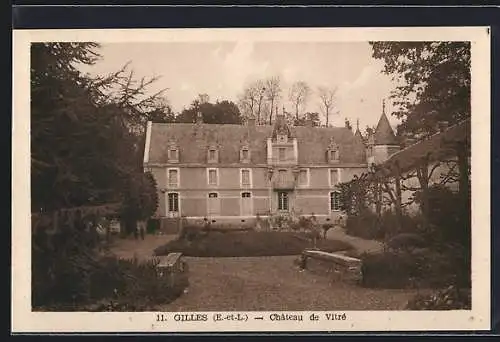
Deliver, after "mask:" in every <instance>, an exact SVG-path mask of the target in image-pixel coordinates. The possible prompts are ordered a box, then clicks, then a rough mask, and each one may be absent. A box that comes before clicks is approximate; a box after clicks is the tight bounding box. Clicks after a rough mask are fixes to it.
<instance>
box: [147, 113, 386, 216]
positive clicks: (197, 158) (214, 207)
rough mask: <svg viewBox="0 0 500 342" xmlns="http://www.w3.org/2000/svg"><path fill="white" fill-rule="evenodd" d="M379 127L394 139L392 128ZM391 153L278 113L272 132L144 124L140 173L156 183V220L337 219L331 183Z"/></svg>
mask: <svg viewBox="0 0 500 342" xmlns="http://www.w3.org/2000/svg"><path fill="white" fill-rule="evenodd" d="M381 120H387V118H386V117H385V114H383V117H382V118H381ZM387 123H388V122H387ZM379 126H380V128H379V127H378V129H379V130H380V129H387V127H388V128H389V129H390V134H392V135H393V132H392V129H391V128H390V126H387V125H386V124H385V123H384V124H379ZM379 136H384V137H386V136H387V134H385V133H384V132H379ZM391 148H393V147H392V146H391V145H387V146H385V145H384V146H382V145H381V144H380V143H378V142H377V141H373V142H372V144H371V145H370V148H367V147H366V146H365V143H364V141H363V138H362V136H361V134H360V132H359V129H358V130H357V131H356V132H355V133H353V132H352V131H351V129H349V128H346V127H330V128H325V127H302V126H301V127H291V126H289V125H288V124H287V122H286V120H285V118H284V116H282V115H278V116H277V119H276V122H275V123H274V125H273V126H270V125H269V126H268V125H265V126H260V125H255V123H254V121H253V120H249V123H247V124H246V125H217V124H204V123H201V122H199V121H198V122H196V123H192V124H163V123H151V122H149V123H148V126H147V132H146V144H145V153H144V169H145V170H148V171H151V172H152V173H153V175H154V177H155V179H156V181H157V185H158V191H159V207H158V210H157V213H156V216H157V217H160V218H162V217H180V216H184V217H187V218H188V219H203V218H205V217H207V218H216V219H218V220H224V219H226V220H241V219H245V218H247V219H248V218H254V217H256V216H257V215H259V216H266V215H269V214H276V213H283V214H286V213H295V214H298V215H311V214H314V215H315V216H316V217H317V218H318V219H319V220H323V219H327V218H330V219H335V218H336V217H338V216H339V215H340V214H341V213H340V208H339V203H340V202H339V201H340V198H339V194H340V193H339V192H338V191H337V189H336V185H337V184H338V183H339V182H345V181H349V180H350V179H352V178H353V177H354V176H355V175H360V174H361V173H363V172H365V171H366V170H367V166H368V162H369V158H370V157H371V154H370V153H371V152H372V151H374V150H377V151H379V150H380V151H386V152H385V153H386V154H387V153H389V152H391V153H392V152H393V150H392V149H391ZM387 151H389V152H387ZM367 154H368V155H367ZM379 154H380V153H379ZM378 158H379V159H380V156H378Z"/></svg>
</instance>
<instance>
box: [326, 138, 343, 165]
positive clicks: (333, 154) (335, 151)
mask: <svg viewBox="0 0 500 342" xmlns="http://www.w3.org/2000/svg"><path fill="white" fill-rule="evenodd" d="M327 159H328V162H329V163H338V162H339V160H340V149H339V145H337V144H336V143H335V142H334V141H333V138H332V139H331V140H330V145H329V146H328V150H327Z"/></svg>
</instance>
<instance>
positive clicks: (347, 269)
mask: <svg viewBox="0 0 500 342" xmlns="http://www.w3.org/2000/svg"><path fill="white" fill-rule="evenodd" d="M311 261H313V262H314V263H313V264H311ZM300 264H301V265H300V266H301V268H303V269H311V268H314V269H319V270H320V271H321V272H322V273H333V274H335V275H336V276H337V278H338V279H340V280H347V281H354V282H359V281H360V280H361V278H362V275H361V264H362V262H361V260H360V259H357V258H353V257H349V256H347V255H343V254H341V253H329V252H324V251H319V250H309V249H306V250H304V251H303V252H302V255H301V262H300Z"/></svg>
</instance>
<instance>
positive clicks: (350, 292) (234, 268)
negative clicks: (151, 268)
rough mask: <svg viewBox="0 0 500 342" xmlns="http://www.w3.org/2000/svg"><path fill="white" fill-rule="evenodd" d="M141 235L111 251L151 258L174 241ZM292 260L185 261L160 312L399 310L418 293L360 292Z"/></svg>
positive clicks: (366, 246) (370, 246)
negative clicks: (182, 280) (176, 293)
mask: <svg viewBox="0 0 500 342" xmlns="http://www.w3.org/2000/svg"><path fill="white" fill-rule="evenodd" d="M174 238H175V236H172V235H159V236H153V235H146V238H145V240H135V239H127V240H118V241H117V242H116V243H115V244H114V246H112V247H111V250H112V251H113V252H114V253H115V254H116V255H118V256H120V257H126V258H130V257H133V256H134V255H135V256H137V257H138V258H139V259H142V260H144V259H147V258H150V257H151V256H152V252H153V249H154V248H156V247H157V246H160V245H162V244H165V243H166V242H168V241H170V240H172V239H174ZM328 238H338V239H339V240H346V241H348V242H351V243H353V245H354V246H355V247H356V248H357V249H358V250H360V251H368V250H370V251H371V250H374V249H377V248H379V247H378V243H377V242H376V241H367V240H363V239H357V238H354V239H350V238H351V237H349V236H347V235H345V234H344V233H342V232H341V231H340V232H338V231H332V232H329V236H328ZM295 258H296V257H295V256H279V257H258V258H250V257H248V258H247V257H245V258H194V257H184V259H185V260H186V261H187V263H188V265H189V282H190V287H189V289H188V291H187V293H186V294H184V295H182V296H181V297H179V298H178V299H177V300H175V301H174V302H172V303H170V304H168V305H165V306H164V307H162V308H161V309H162V310H165V311H174V312H175V311H253V310H255V311H278V310H289V311H299V310H304V311H308V310H311V311H316V310H401V309H403V308H404V306H405V304H406V302H407V301H408V299H410V298H411V297H412V296H414V295H415V294H416V293H417V290H386V289H383V290H378V289H365V288H362V287H359V286H356V285H353V284H348V283H343V282H340V281H336V280H334V279H333V278H331V277H328V276H325V275H318V274H315V273H311V272H309V271H302V272H301V271H299V269H298V268H297V267H296V266H295V265H294V263H293V260H294V259H295Z"/></svg>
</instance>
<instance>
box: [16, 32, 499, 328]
mask: <svg viewBox="0 0 500 342" xmlns="http://www.w3.org/2000/svg"><path fill="white" fill-rule="evenodd" d="M490 111H491V109H490V29H489V28H488V27H412V28H409V27H395V28H377V27H373V28H258V29H124V30H114V29H110V30H108V29H99V30H14V31H13V127H12V130H13V150H12V151H13V153H12V155H13V159H12V161H13V167H12V171H13V172H12V175H13V183H12V190H13V191H12V193H13V205H12V213H13V220H12V260H11V262H12V304H11V305H12V332H14V333H83V332H93V333H145V332H156V333H165V332H278V331H281V332H284V331H287V332H292V331H302V332H308V331H309V332H331V333H335V332H347V331H383V332H390V331H419V330H425V331H439V330H489V329H490V202H489V192H490V173H489V172H490V171H489V170H490V160H489V156H490V150H489V149H490V135H489V134H490V121H489V120H490Z"/></svg>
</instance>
